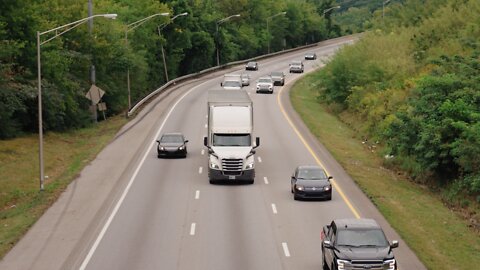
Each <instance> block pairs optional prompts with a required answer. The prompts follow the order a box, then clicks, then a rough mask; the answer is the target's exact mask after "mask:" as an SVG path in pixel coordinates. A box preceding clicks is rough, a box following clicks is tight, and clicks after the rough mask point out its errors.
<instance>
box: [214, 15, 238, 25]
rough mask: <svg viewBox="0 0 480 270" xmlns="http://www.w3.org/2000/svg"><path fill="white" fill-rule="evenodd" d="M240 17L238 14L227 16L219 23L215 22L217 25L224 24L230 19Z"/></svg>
mask: <svg viewBox="0 0 480 270" xmlns="http://www.w3.org/2000/svg"><path fill="white" fill-rule="evenodd" d="M240 16H241V15H240V14H235V15H231V16H228V17H226V18H223V19H221V20H220V21H217V24H221V23H224V22H226V21H228V20H230V19H231V18H234V17H240Z"/></svg>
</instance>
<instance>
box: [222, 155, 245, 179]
mask: <svg viewBox="0 0 480 270" xmlns="http://www.w3.org/2000/svg"><path fill="white" fill-rule="evenodd" d="M222 168H223V174H225V175H240V174H241V173H242V169H243V160H242V159H241V158H224V159H222Z"/></svg>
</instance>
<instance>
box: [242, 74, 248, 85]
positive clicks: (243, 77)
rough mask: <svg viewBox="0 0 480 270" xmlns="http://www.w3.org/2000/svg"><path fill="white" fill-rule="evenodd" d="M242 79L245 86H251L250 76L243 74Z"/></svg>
mask: <svg viewBox="0 0 480 270" xmlns="http://www.w3.org/2000/svg"><path fill="white" fill-rule="evenodd" d="M241 77H242V85H243V86H246V85H250V75H248V74H247V73H242V75H241Z"/></svg>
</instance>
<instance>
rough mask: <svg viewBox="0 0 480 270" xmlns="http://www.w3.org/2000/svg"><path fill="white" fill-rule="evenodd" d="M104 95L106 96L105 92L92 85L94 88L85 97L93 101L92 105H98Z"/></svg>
mask: <svg viewBox="0 0 480 270" xmlns="http://www.w3.org/2000/svg"><path fill="white" fill-rule="evenodd" d="M103 95H105V91H103V90H102V89H100V88H99V87H98V86H96V85H92V87H90V90H88V92H87V94H85V97H86V98H88V99H89V100H91V101H92V104H97V103H98V102H100V100H101V99H102V97H103Z"/></svg>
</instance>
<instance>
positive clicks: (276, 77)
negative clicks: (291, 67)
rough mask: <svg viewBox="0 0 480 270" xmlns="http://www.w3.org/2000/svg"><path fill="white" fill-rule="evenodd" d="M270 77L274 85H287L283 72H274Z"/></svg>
mask: <svg viewBox="0 0 480 270" xmlns="http://www.w3.org/2000/svg"><path fill="white" fill-rule="evenodd" d="M270 77H272V80H273V85H281V86H283V85H285V73H283V72H282V71H273V72H272V73H270Z"/></svg>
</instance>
